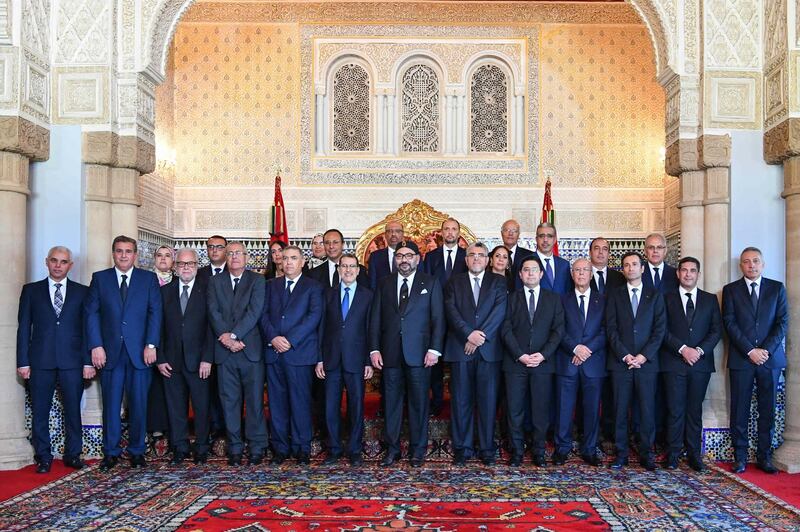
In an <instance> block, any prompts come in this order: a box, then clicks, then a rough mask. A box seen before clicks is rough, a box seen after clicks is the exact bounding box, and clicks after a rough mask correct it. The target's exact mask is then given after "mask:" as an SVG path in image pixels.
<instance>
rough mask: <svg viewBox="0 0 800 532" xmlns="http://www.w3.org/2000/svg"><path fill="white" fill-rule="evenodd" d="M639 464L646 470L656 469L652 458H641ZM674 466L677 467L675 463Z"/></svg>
mask: <svg viewBox="0 0 800 532" xmlns="http://www.w3.org/2000/svg"><path fill="white" fill-rule="evenodd" d="M639 464H640V465H641V466H642V467H643V468H645V469H646V470H648V471H655V470H656V469H658V467H657V466H656V462H655V460H653V459H652V458H642V459H640V460H639ZM675 467H676V468H677V467H678V466H677V464H676V466H675Z"/></svg>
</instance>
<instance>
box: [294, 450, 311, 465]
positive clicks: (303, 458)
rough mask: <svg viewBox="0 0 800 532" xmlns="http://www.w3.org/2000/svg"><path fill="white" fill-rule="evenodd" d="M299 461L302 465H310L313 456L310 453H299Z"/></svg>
mask: <svg viewBox="0 0 800 532" xmlns="http://www.w3.org/2000/svg"><path fill="white" fill-rule="evenodd" d="M297 463H298V464H300V465H308V464H310V463H311V457H310V456H309V455H308V453H298V454H297Z"/></svg>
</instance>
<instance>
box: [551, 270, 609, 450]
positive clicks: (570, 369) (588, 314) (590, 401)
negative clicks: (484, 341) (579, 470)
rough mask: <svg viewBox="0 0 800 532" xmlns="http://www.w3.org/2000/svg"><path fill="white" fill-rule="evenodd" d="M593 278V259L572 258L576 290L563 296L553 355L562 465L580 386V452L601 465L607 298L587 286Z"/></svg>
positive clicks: (558, 437) (570, 441)
mask: <svg viewBox="0 0 800 532" xmlns="http://www.w3.org/2000/svg"><path fill="white" fill-rule="evenodd" d="M591 278H592V265H591V263H590V262H589V261H588V260H586V259H577V260H576V261H575V262H573V263H572V281H573V283H574V284H575V290H574V291H573V292H572V293H570V294H564V295H562V296H561V303H562V304H563V305H564V322H565V327H564V336H563V337H562V338H561V349H560V350H559V352H558V355H557V358H556V428H555V444H556V450H555V453H554V454H553V462H554V463H555V464H556V465H563V464H564V463H565V462H566V460H567V456H568V455H569V453H570V451H572V418H573V412H575V404H576V403H577V399H578V391H579V390H580V395H581V397H582V399H583V400H582V408H581V409H580V411H581V414H582V416H581V417H582V419H580V418H578V419H577V422H578V423H580V424H581V426H582V427H583V440H582V441H581V445H580V455H581V458H582V459H583V461H584V462H586V463H587V464H590V465H593V466H598V465H600V459H599V458H598V457H597V436H598V432H599V428H600V396H601V392H602V390H603V382H604V381H605V376H606V328H605V298H604V297H603V295H602V294H600V293H598V292H597V291H596V290H592V289H591V288H590V287H589V283H590V282H591ZM576 418H577V413H576Z"/></svg>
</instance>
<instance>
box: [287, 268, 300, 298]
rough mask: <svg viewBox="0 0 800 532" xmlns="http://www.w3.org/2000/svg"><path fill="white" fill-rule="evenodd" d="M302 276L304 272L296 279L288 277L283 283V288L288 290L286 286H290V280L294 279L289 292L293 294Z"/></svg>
mask: <svg viewBox="0 0 800 532" xmlns="http://www.w3.org/2000/svg"><path fill="white" fill-rule="evenodd" d="M302 276H303V274H302V273H301V274H300V275H298V276H297V277H295V278H294V279H289V278H288V277H286V281H284V283H283V289H284V290H286V287H287V286H289V281H292V286H289V293H290V294H291V293H292V292H294V289H295V288H297V283H298V282H299V281H300V278H301V277H302Z"/></svg>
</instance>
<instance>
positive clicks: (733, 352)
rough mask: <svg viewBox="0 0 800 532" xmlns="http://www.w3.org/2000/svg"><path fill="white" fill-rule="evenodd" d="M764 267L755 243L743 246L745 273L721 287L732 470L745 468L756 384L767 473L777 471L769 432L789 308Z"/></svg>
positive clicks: (761, 459)
mask: <svg viewBox="0 0 800 532" xmlns="http://www.w3.org/2000/svg"><path fill="white" fill-rule="evenodd" d="M765 266H766V264H765V262H764V257H763V255H762V254H761V251H760V250H759V249H758V248H754V247H747V248H745V249H744V251H742V254H741V255H740V256H739V268H740V269H741V270H742V274H743V277H742V278H741V279H739V280H738V281H734V282H732V283H730V284H728V285H726V286H725V288H723V289H722V320H723V323H724V324H725V330H726V331H727V332H728V338H729V339H730V353H729V355H728V367H729V368H730V379H731V442H732V444H733V455H734V464H733V472H734V473H742V472H744V470H745V466H746V464H747V447H748V442H747V423H748V420H749V419H750V398H751V397H752V395H753V384H754V383H755V388H756V396H757V397H758V445H757V448H756V458H757V461H758V467H759V468H760V469H761V470H762V471H764V472H765V473H769V474H774V473H777V471H778V470H777V469H776V468H775V466H774V465H772V437H773V435H774V432H775V402H776V397H777V390H778V379H779V378H780V374H781V370H782V369H783V368H785V367H786V352H785V348H784V342H785V340H786V330H787V328H788V326H789V310H788V306H787V303H786V288H785V287H784V286H783V283H781V282H780V281H774V280H772V279H767V278H766V277H763V276H762V272H763V271H764V267H765Z"/></svg>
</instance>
